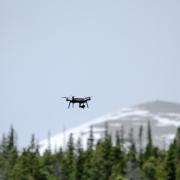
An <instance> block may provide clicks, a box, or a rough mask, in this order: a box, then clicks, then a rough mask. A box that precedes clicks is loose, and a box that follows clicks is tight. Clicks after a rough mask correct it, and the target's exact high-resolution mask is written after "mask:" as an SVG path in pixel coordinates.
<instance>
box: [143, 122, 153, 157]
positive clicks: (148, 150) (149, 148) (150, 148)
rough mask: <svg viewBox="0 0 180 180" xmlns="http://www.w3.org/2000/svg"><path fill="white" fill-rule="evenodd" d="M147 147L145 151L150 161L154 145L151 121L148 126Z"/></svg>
mask: <svg viewBox="0 0 180 180" xmlns="http://www.w3.org/2000/svg"><path fill="white" fill-rule="evenodd" d="M147 141H148V142H147V145H146V150H145V158H146V159H148V158H149V157H151V156H152V155H153V143H152V134H151V124H150V121H148V126H147Z"/></svg>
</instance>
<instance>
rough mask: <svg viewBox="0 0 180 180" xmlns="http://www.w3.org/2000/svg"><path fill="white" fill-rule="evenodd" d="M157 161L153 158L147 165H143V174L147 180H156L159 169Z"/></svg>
mask: <svg viewBox="0 0 180 180" xmlns="http://www.w3.org/2000/svg"><path fill="white" fill-rule="evenodd" d="M155 162H156V160H155V159H154V158H153V157H151V158H149V160H148V161H147V162H145V164H144V165H143V172H144V177H145V179H146V180H156V179H157V177H156V169H157V164H156V163H155Z"/></svg>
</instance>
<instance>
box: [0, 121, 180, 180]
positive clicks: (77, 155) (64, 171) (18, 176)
mask: <svg viewBox="0 0 180 180" xmlns="http://www.w3.org/2000/svg"><path fill="white" fill-rule="evenodd" d="M142 135H143V127H142V126H140V128H139V142H138V144H137V143H136V142H135V141H134V139H133V129H131V130H130V132H129V143H128V147H127V142H126V141H125V140H124V138H123V134H121V133H119V132H116V138H115V142H112V137H111V135H110V134H108V127H107V126H106V131H105V134H104V137H103V138H102V139H100V140H99V141H98V142H97V143H95V141H94V135H93V128H92V127H91V128H90V134H89V138H88V140H87V148H86V149H83V147H82V142H81V139H80V138H79V139H78V141H77V142H75V141H74V138H73V134H71V135H70V137H69V140H68V143H67V147H66V150H63V149H62V148H60V149H59V150H56V152H52V151H51V149H50V147H49V148H48V149H47V150H46V151H45V152H44V154H43V155H40V153H39V146H38V144H37V143H36V139H35V136H34V135H32V138H31V141H30V144H29V146H28V147H26V148H23V149H18V148H17V134H16V132H15V130H14V128H13V127H11V128H10V131H9V133H8V134H7V135H5V134H4V135H3V136H2V139H1V143H0V180H180V127H179V128H178V129H177V132H176V136H175V138H174V140H173V141H172V143H171V144H170V146H169V147H168V149H166V150H165V149H159V148H158V147H155V146H154V145H153V141H152V136H153V135H152V133H151V126H150V123H148V125H147V135H146V136H147V144H146V146H145V147H143V146H142ZM137 147H138V148H137Z"/></svg>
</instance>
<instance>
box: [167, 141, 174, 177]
mask: <svg viewBox="0 0 180 180" xmlns="http://www.w3.org/2000/svg"><path fill="white" fill-rule="evenodd" d="M175 150H176V141H175V140H174V142H173V143H172V144H171V145H170V148H169V150H168V153H167V158H166V165H165V172H166V180H175V179H176V166H175Z"/></svg>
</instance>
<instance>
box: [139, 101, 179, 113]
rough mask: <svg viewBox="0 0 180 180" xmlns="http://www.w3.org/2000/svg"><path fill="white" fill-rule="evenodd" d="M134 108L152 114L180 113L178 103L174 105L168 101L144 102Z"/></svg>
mask: <svg viewBox="0 0 180 180" xmlns="http://www.w3.org/2000/svg"><path fill="white" fill-rule="evenodd" d="M136 107H138V108H141V109H145V110H148V111H150V112H153V113H160V112H161V113H162V112H164V113H165V112H166V113H168V112H169V113H170V112H173V113H180V103H174V102H169V101H162V100H156V101H151V102H145V103H142V104H139V105H137V106H136Z"/></svg>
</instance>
